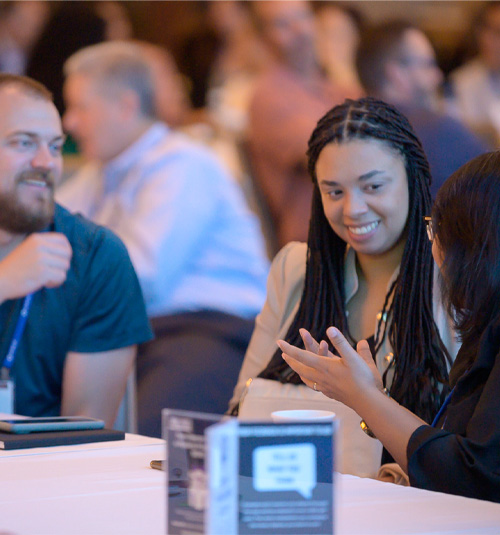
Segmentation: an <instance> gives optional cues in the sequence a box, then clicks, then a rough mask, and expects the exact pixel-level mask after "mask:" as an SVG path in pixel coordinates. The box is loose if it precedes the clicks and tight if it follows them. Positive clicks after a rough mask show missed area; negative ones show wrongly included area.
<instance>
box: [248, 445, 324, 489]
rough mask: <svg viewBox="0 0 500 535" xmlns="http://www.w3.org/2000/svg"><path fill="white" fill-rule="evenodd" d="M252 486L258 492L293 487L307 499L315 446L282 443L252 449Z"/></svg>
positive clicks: (313, 475)
mask: <svg viewBox="0 0 500 535" xmlns="http://www.w3.org/2000/svg"><path fill="white" fill-rule="evenodd" d="M253 486H254V489H255V490H257V491H259V492H273V491H287V490H296V491H297V492H298V493H299V494H301V495H302V496H304V498H311V497H312V491H313V489H314V488H315V487H316V446H315V445H314V444H283V445H276V446H261V447H259V448H255V450H254V451H253Z"/></svg>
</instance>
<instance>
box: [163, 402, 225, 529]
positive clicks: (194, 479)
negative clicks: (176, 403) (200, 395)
mask: <svg viewBox="0 0 500 535" xmlns="http://www.w3.org/2000/svg"><path fill="white" fill-rule="evenodd" d="M221 418H222V416H221V415H217V414H205V413H198V412H191V411H181V410H174V409H164V410H163V411H162V434H163V438H164V439H165V440H166V443H167V454H166V460H167V462H166V477H167V533H168V534H169V535H185V534H187V533H190V534H191V533H192V534H196V533H205V509H206V503H207V492H208V488H207V473H206V470H205V430H206V429H207V428H208V427H209V426H211V425H213V424H215V423H217V422H219V421H220V420H221Z"/></svg>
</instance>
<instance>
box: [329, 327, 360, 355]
mask: <svg viewBox="0 0 500 535" xmlns="http://www.w3.org/2000/svg"><path fill="white" fill-rule="evenodd" d="M326 334H327V335H328V338H330V340H331V342H332V344H333V345H334V347H335V349H336V350H337V351H338V353H339V355H340V356H341V357H342V358H344V359H345V360H346V362H350V361H351V360H352V359H355V358H357V353H356V351H354V349H353V348H352V347H351V344H350V343H349V342H348V341H347V340H346V338H345V336H344V335H343V334H342V333H341V332H340V331H339V330H338V329H337V328H336V327H328V329H327V331H326Z"/></svg>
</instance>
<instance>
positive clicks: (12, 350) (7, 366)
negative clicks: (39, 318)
mask: <svg viewBox="0 0 500 535" xmlns="http://www.w3.org/2000/svg"><path fill="white" fill-rule="evenodd" d="M32 300H33V294H28V295H27V296H26V297H25V298H24V301H23V306H22V308H21V312H20V314H19V318H18V319H17V323H16V328H15V329H14V334H13V336H12V340H11V342H10V346H9V350H8V351H7V356H6V357H5V360H4V362H3V365H2V379H4V376H5V375H6V376H7V377H8V375H9V372H10V370H11V368H12V365H13V364H14V360H15V358H16V351H17V346H18V345H19V342H20V341H21V336H22V335H23V331H24V328H25V327H26V321H27V320H28V313H29V310H30V306H31V301H32Z"/></svg>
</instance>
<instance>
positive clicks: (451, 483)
mask: <svg viewBox="0 0 500 535" xmlns="http://www.w3.org/2000/svg"><path fill="white" fill-rule="evenodd" d="M428 219H429V220H430V221H428V224H429V238H430V239H431V240H432V254H433V256H434V259H435V260H436V263H437V264H438V266H439V268H440V270H441V275H442V292H443V296H444V300H445V302H446V304H447V307H448V310H449V311H450V314H452V315H453V317H454V322H455V325H456V328H457V331H458V332H459V333H460V337H461V339H462V341H463V344H462V347H461V348H460V351H459V353H458V355H457V358H456V360H455V362H454V364H453V366H452V368H451V370H450V386H451V387H452V391H451V393H450V395H449V396H447V398H446V400H445V402H444V403H443V405H442V407H441V409H440V410H439V412H438V414H437V416H436V418H435V419H434V421H433V423H432V425H428V424H427V423H426V422H424V421H422V420H421V419H420V418H419V417H418V416H416V415H415V414H412V413H411V412H410V411H408V410H406V409H405V408H403V407H402V406H401V405H400V404H398V403H396V402H395V401H394V400H392V399H389V398H388V397H387V396H385V395H384V394H383V393H382V390H383V387H382V378H381V376H380V373H379V371H378V370H377V369H376V367H375V366H374V363H373V359H372V356H371V354H370V351H369V348H368V344H367V343H366V342H365V341H361V342H360V343H359V344H358V345H357V352H356V351H354V349H353V348H352V347H351V346H350V344H349V343H348V342H347V340H346V339H345V338H344V336H342V334H341V333H340V331H339V330H338V329H336V328H335V327H330V328H329V329H328V331H327V335H328V337H329V338H330V340H331V342H332V344H333V346H334V347H335V350H336V351H337V352H338V354H339V355H340V356H341V357H342V358H338V357H335V356H334V355H332V354H328V353H327V352H325V353H324V356H323V355H321V356H320V355H317V354H316V352H310V351H306V350H303V349H299V348H297V347H294V346H291V345H290V344H287V343H286V342H284V341H279V345H280V348H281V349H282V351H283V357H284V358H285V359H286V361H287V362H288V363H289V364H290V365H291V366H292V367H293V368H294V369H295V370H296V371H297V372H299V373H300V375H301V377H302V378H303V380H304V381H305V383H306V384H307V385H309V386H313V385H315V384H316V385H317V387H319V388H321V389H322V390H323V392H324V393H325V394H326V395H327V396H329V397H332V398H335V399H338V400H340V401H342V402H343V403H345V404H347V405H348V406H350V407H352V408H353V409H354V410H356V411H357V412H358V414H360V415H361V416H363V418H364V419H365V420H366V423H367V424H368V425H369V426H370V427H371V429H372V431H373V433H374V434H375V435H376V436H377V437H378V438H379V439H380V440H381V441H382V442H383V444H384V445H385V446H386V447H387V449H388V450H389V451H390V452H391V454H392V455H393V456H394V458H395V459H396V461H397V462H398V463H399V465H400V466H401V467H402V468H403V469H404V470H405V471H406V472H407V473H408V475H409V480H410V483H411V485H413V486H416V487H420V488H424V489H428V490H434V491H439V492H447V493H450V494H459V495H463V496H468V497H471V498H479V499H482V500H490V501H495V502H500V455H499V444H500V307H499V303H500V152H498V151H497V152H490V153H487V154H483V155H481V156H478V157H476V158H474V159H473V160H471V161H470V162H469V163H467V164H465V165H464V166H462V167H461V168H460V169H458V171H456V172H455V173H453V175H451V177H450V178H448V180H446V182H445V183H444V184H443V186H442V187H441V188H440V190H439V192H438V194H437V197H436V202H435V205H434V207H433V210H432V219H431V218H428Z"/></svg>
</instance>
